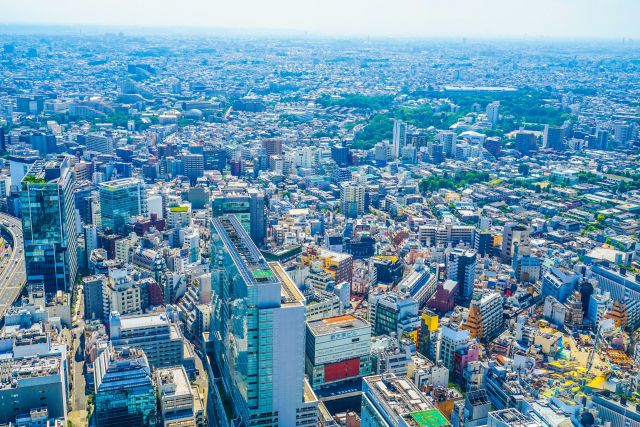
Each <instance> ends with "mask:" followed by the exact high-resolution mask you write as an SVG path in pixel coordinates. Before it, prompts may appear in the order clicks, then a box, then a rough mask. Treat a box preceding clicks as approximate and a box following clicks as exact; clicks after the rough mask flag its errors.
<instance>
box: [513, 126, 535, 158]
mask: <svg viewBox="0 0 640 427" xmlns="http://www.w3.org/2000/svg"><path fill="white" fill-rule="evenodd" d="M535 144H536V135H535V134H534V133H532V132H525V131H524V128H523V127H521V128H520V130H519V131H518V132H517V133H516V151H517V152H519V153H520V155H521V156H528V155H529V154H530V152H531V147H532V146H535Z"/></svg>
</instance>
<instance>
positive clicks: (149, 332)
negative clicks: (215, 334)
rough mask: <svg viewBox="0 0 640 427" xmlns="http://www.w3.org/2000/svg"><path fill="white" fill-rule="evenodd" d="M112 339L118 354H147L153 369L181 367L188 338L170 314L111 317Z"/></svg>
mask: <svg viewBox="0 0 640 427" xmlns="http://www.w3.org/2000/svg"><path fill="white" fill-rule="evenodd" d="M109 338H110V340H111V341H110V343H111V345H112V346H113V347H114V348H115V349H116V350H121V349H123V348H125V347H130V348H136V349H141V350H144V354H145V357H146V358H147V360H148V362H149V365H151V367H152V368H163V367H168V366H178V365H181V364H182V363H183V362H184V337H183V336H182V332H181V331H180V327H179V326H178V325H177V324H176V323H171V322H170V321H169V318H168V317H167V314H166V313H149V314H132V315H129V316H120V313H118V312H115V311H114V312H112V313H111V316H110V317H109Z"/></svg>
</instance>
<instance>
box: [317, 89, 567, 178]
mask: <svg viewBox="0 0 640 427" xmlns="http://www.w3.org/2000/svg"><path fill="white" fill-rule="evenodd" d="M436 96H443V97H444V96H445V95H444V94H443V95H438V94H436ZM446 97H447V99H449V100H450V101H452V102H454V103H455V104H456V105H458V106H460V111H459V112H458V113H451V112H445V111H448V110H449V108H447V105H444V106H442V107H441V108H440V109H441V110H442V111H440V112H437V111H434V110H433V109H432V108H431V107H430V106H421V107H416V108H410V107H398V108H393V105H392V104H393V97H392V96H365V95H356V94H352V95H345V96H344V97H342V98H336V99H331V98H330V97H329V96H328V95H325V96H322V97H320V98H318V99H317V100H316V102H317V103H318V104H320V105H322V106H324V107H331V106H341V107H353V108H365V109H370V110H372V111H373V112H375V113H374V114H373V115H372V116H371V119H370V121H369V123H368V124H367V126H366V127H365V129H364V131H363V132H361V133H359V134H358V136H357V138H356V141H355V142H354V144H353V148H356V149H370V148H372V147H373V146H374V145H375V144H376V143H378V142H380V141H382V140H385V139H386V140H391V139H392V138H393V119H400V120H403V121H404V122H406V123H408V124H409V125H413V126H416V127H417V128H421V129H428V128H429V127H431V126H433V127H435V128H436V129H448V128H449V127H450V126H451V125H452V124H454V123H456V122H457V121H458V120H459V119H460V118H461V117H463V116H464V115H466V114H468V113H469V112H471V111H472V110H473V106H474V104H476V103H477V104H479V105H480V112H484V108H485V107H486V105H487V104H489V103H490V102H493V101H500V114H501V116H502V117H503V119H502V120H501V122H500V123H499V124H498V125H497V126H496V127H494V128H491V129H486V130H485V131H484V133H485V134H487V136H498V137H503V136H504V135H505V134H506V133H508V132H511V131H514V130H517V129H519V128H520V126H523V127H524V128H525V129H527V130H537V131H540V130H542V129H544V125H546V124H549V125H551V126H561V125H562V124H563V123H564V122H565V121H566V120H571V116H570V114H568V113H567V112H563V111H561V110H559V109H558V108H556V107H555V106H553V103H555V102H556V101H557V96H556V95H554V94H552V93H549V92H545V91H538V90H532V89H523V90H521V91H520V92H519V93H518V95H517V96H513V95H507V94H446ZM383 110H389V111H383ZM523 175H524V174H523Z"/></svg>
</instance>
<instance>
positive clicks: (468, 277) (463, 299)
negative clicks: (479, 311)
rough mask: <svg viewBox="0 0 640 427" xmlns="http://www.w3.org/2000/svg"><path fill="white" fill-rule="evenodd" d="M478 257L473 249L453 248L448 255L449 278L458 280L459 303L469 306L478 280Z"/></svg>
mask: <svg viewBox="0 0 640 427" xmlns="http://www.w3.org/2000/svg"><path fill="white" fill-rule="evenodd" d="M476 258H477V254H476V252H475V251H474V250H473V249H466V250H465V249H453V250H452V251H451V252H449V254H448V255H447V257H446V261H447V279H449V280H453V281H454V282H458V289H459V297H458V299H459V304H460V305H464V306H468V305H469V303H470V302H471V296H472V295H473V286H474V284H475V280H476Z"/></svg>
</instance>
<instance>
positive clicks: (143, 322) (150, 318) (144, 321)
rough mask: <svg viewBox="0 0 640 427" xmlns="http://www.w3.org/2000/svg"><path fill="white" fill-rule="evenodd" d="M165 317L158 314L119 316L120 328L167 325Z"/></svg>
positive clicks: (162, 314) (163, 314)
mask: <svg viewBox="0 0 640 427" xmlns="http://www.w3.org/2000/svg"><path fill="white" fill-rule="evenodd" d="M168 323H169V321H168V320H167V315H166V314H165V313H160V314H135V315H131V316H121V317H120V326H121V327H122V329H135V328H148V327H153V326H161V325H166V324H168Z"/></svg>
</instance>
